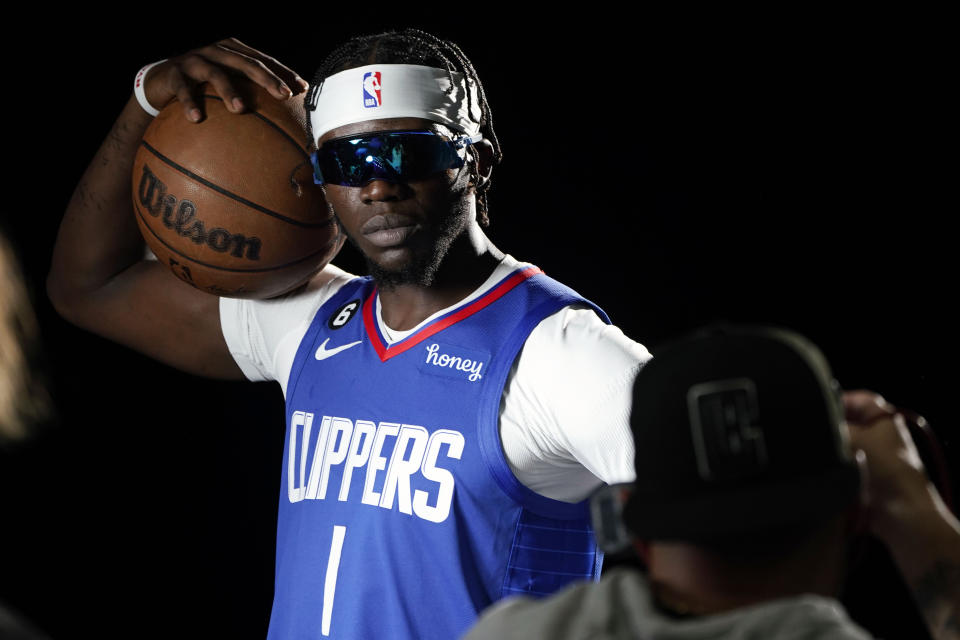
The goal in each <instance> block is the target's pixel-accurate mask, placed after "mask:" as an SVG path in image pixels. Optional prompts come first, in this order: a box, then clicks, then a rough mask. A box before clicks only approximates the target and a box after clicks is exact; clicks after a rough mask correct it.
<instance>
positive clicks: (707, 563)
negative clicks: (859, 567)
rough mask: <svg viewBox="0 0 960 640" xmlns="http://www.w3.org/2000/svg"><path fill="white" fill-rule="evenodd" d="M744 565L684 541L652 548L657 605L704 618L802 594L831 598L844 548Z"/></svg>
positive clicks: (836, 587)
mask: <svg viewBox="0 0 960 640" xmlns="http://www.w3.org/2000/svg"><path fill="white" fill-rule="evenodd" d="M810 551H811V552H810V553H804V552H802V551H801V552H798V553H796V554H791V555H786V556H784V557H780V558H777V559H771V560H770V561H768V562H763V563H757V564H753V565H745V564H743V563H742V562H736V561H729V560H726V559H724V558H721V557H717V556H716V555H713V554H711V553H709V552H705V551H703V550H702V549H699V548H697V547H695V546H693V545H687V544H683V543H656V544H655V545H653V546H651V557H650V581H651V583H652V589H653V593H654V597H655V599H656V601H657V603H658V604H659V605H660V606H661V607H662V608H663V609H666V610H668V611H671V612H675V613H678V614H682V615H708V614H713V613H720V612H723V611H730V610H733V609H738V608H740V607H745V606H749V605H752V604H759V603H761V602H766V601H769V600H774V599H777V598H785V597H790V596H797V595H801V594H805V593H812V594H818V595H822V596H827V597H832V596H835V595H836V594H837V593H838V592H839V590H840V585H841V580H842V577H843V569H842V567H843V565H844V557H843V550H842V547H840V546H839V545H837V546H835V547H829V546H825V547H821V548H820V549H818V550H817V552H816V553H813V550H812V549H811V550H810Z"/></svg>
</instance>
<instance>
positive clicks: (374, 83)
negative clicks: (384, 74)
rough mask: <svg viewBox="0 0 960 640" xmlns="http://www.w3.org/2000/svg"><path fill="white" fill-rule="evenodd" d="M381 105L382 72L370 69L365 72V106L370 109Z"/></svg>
mask: <svg viewBox="0 0 960 640" xmlns="http://www.w3.org/2000/svg"><path fill="white" fill-rule="evenodd" d="M380 105H381V102H380V72H379V71H368V72H367V73H365V74H363V106H364V107H367V108H368V109H369V108H371V107H379V106H380Z"/></svg>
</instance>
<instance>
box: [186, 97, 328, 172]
mask: <svg viewBox="0 0 960 640" xmlns="http://www.w3.org/2000/svg"><path fill="white" fill-rule="evenodd" d="M203 97H204V98H210V99H211V100H219V101H220V102H223V98H221V97H220V96H211V95H209V94H206V93H205V94H203ZM248 113H250V114H252V115H255V116H257V117H258V118H260V119H261V120H263V121H264V122H266V123H267V124H269V125H270V126H271V127H273V128H274V129H276V130H277V133H279V134H280V135H282V136H283V137H284V138H286V139H287V140H288V141H289V142H290V144H292V145H293V146H295V147H296V148H297V151H299V152H300V153H302V154H303V155H304V156H305V157H306V158H307V159H308V160H309V159H310V153H309V152H308V151H307V150H306V149H304V148H303V147H301V146H300V143H299V142H297V141H296V140H294V138H293V136H291V135H290V134H289V133H287V132H286V131H285V130H284V129H283V127H281V126H280V125H278V124H277V123H276V122H274V121H273V120H271V119H270V118H268V117H267V116H265V115H263V114H262V113H260V112H259V111H249V112H248Z"/></svg>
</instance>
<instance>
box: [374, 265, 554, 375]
mask: <svg viewBox="0 0 960 640" xmlns="http://www.w3.org/2000/svg"><path fill="white" fill-rule="evenodd" d="M538 273H543V271H542V270H541V269H540V268H539V267H527V268H525V269H522V270H520V271H517V272H516V273H513V274H511V275H509V276H507V278H505V279H504V281H503V282H501V283H500V284H498V285H497V286H496V287H494V288H493V289H491V290H490V291H488V292H486V293H485V294H483V295H482V296H480V297H479V298H477V299H476V300H474V301H473V302H471V303H470V304H468V305H466V306H465V307H463V308H461V309H458V310H456V311H454V312H453V313H451V314H450V315H448V316H445V317H442V318H439V319H438V320H436V321H434V322H433V324H430V325H428V326H426V327H424V328H423V329H421V330H420V331H418V332H417V333H415V334H413V335H412V336H410V337H408V338H406V339H404V340H402V341H401V342H399V343H397V344H395V345H393V346H392V347H387V346H386V345H384V344H383V340H382V339H381V338H380V333H379V332H378V331H377V321H376V320H375V319H374V317H373V301H374V300H375V299H376V297H377V289H376V287H374V289H373V292H372V293H371V294H370V296H369V297H367V299H366V301H365V302H364V303H363V324H364V326H365V327H366V329H367V337H369V338H370V344H372V345H373V348H374V350H375V351H376V352H377V355H378V356H380V360H381V362H386V361H387V360H389V359H390V358H392V357H393V356H397V355H400V354H401V353H403V352H404V351H407V350H409V349H412V348H413V347H415V346H417V345H418V344H420V343H421V342H423V341H424V340H426V339H427V338H429V337H430V336H433V335H435V334H437V333H439V332H440V331H443V330H444V329H446V328H447V327H449V326H451V325H454V324H456V323H458V322H460V321H461V320H463V319H464V318H468V317H470V316H472V315H473V314H475V313H476V312H478V311H480V310H481V309H484V308H486V307H488V306H490V305H491V304H493V303H494V302H496V301H497V300H499V299H500V298H502V297H503V296H505V295H506V294H507V293H509V292H510V290H511V289H513V288H514V287H516V286H517V285H518V284H520V283H521V282H523V281H524V280H526V279H527V278H530V277H532V276H535V275H537V274H538Z"/></svg>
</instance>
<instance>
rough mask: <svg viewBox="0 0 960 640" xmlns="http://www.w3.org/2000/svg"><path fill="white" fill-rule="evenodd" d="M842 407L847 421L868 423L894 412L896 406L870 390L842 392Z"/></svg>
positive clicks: (861, 423)
mask: <svg viewBox="0 0 960 640" xmlns="http://www.w3.org/2000/svg"><path fill="white" fill-rule="evenodd" d="M843 408H844V412H845V413H846V418H847V421H848V422H851V423H854V424H859V425H869V424H870V423H872V422H875V421H877V420H879V419H881V418H889V417H891V416H893V415H894V414H895V413H896V411H897V410H896V407H894V406H893V405H891V404H889V403H888V402H887V401H886V400H884V399H883V397H882V396H880V395H878V394H876V393H873V392H872V391H863V390H856V391H847V392H846V393H844V394H843Z"/></svg>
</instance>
